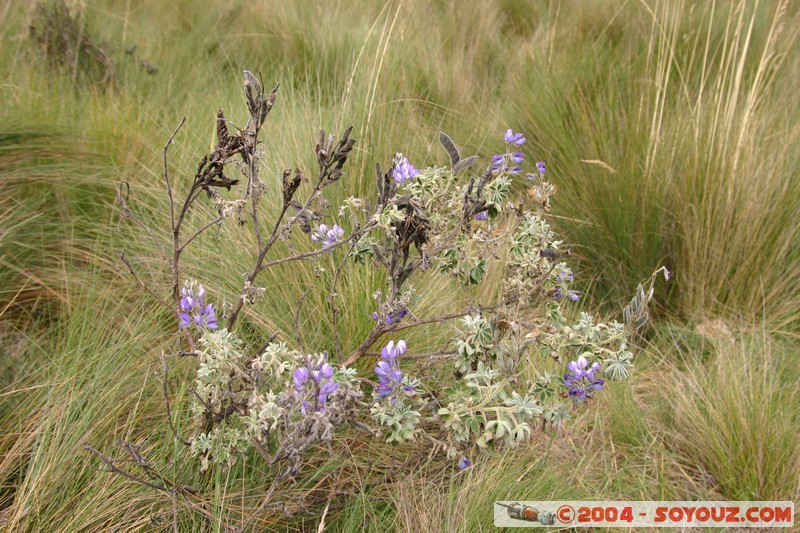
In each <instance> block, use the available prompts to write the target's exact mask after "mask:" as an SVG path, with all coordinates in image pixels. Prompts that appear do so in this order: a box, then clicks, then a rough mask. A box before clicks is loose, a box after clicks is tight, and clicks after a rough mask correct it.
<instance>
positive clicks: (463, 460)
mask: <svg viewBox="0 0 800 533" xmlns="http://www.w3.org/2000/svg"><path fill="white" fill-rule="evenodd" d="M471 466H472V461H470V460H469V458H468V457H462V458H461V460H460V461H459V462H458V468H460V469H461V470H466V469H467V468H469V467H471Z"/></svg>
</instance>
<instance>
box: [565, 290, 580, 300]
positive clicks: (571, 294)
mask: <svg viewBox="0 0 800 533" xmlns="http://www.w3.org/2000/svg"><path fill="white" fill-rule="evenodd" d="M581 294H583V293H582V292H581V291H572V290H570V291H567V298H569V299H570V300H572V301H573V302H577V301H578V300H580V298H581Z"/></svg>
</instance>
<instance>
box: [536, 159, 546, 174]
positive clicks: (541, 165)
mask: <svg viewBox="0 0 800 533" xmlns="http://www.w3.org/2000/svg"><path fill="white" fill-rule="evenodd" d="M536 168H538V169H539V174H544V171H545V170H547V169H546V168H545V167H544V161H538V162H537V163H536Z"/></svg>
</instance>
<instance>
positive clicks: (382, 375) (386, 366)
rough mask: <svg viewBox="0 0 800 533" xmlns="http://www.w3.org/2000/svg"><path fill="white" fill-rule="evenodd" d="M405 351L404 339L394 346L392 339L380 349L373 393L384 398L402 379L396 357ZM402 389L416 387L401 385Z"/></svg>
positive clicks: (406, 389) (409, 390)
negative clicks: (376, 378) (375, 385)
mask: <svg viewBox="0 0 800 533" xmlns="http://www.w3.org/2000/svg"><path fill="white" fill-rule="evenodd" d="M404 353H406V341H403V340H401V341H398V342H397V345H396V346H395V344H394V341H389V343H388V344H387V345H386V347H385V348H384V349H383V350H381V357H382V359H381V360H380V361H379V362H378V366H376V367H375V374H376V375H377V376H378V386H377V387H375V394H376V395H377V396H378V398H386V397H387V396H389V395H390V394H392V393H393V392H394V391H395V389H396V388H397V387H398V386H399V385H401V383H402V381H403V372H402V371H401V370H400V364H399V363H398V361H397V358H398V357H400V356H402V355H403V354H404ZM403 390H404V391H407V392H413V391H415V390H416V389H415V388H414V387H412V386H410V385H405V386H403Z"/></svg>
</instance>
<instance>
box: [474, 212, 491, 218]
mask: <svg viewBox="0 0 800 533" xmlns="http://www.w3.org/2000/svg"><path fill="white" fill-rule="evenodd" d="M487 218H489V213H487V212H486V211H481V212H480V213H478V214H477V215H475V220H486V219H487Z"/></svg>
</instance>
